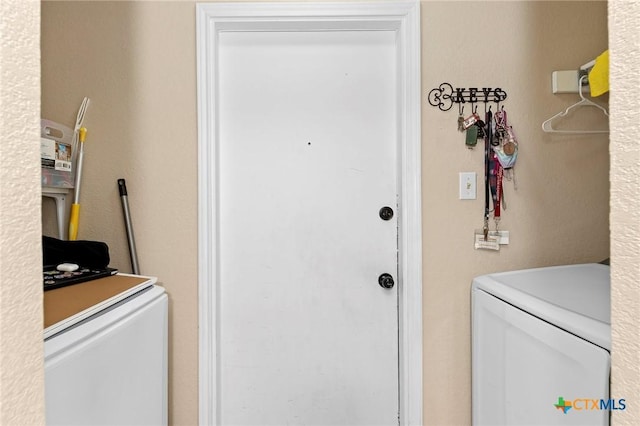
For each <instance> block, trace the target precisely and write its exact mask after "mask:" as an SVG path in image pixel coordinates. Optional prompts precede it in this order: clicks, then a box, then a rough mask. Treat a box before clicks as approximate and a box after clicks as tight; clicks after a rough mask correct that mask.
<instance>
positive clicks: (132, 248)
mask: <svg viewBox="0 0 640 426" xmlns="http://www.w3.org/2000/svg"><path fill="white" fill-rule="evenodd" d="M118 189H119V190H120V199H121V200H122V213H124V224H125V226H126V227H127V240H128V241H129V255H130V256H131V268H132V270H133V273H134V274H136V275H139V274H140V268H139V267H138V253H137V252H136V241H135V239H134V237H133V226H132V225H131V214H130V213H129V200H128V198H127V184H126V183H125V181H124V179H118Z"/></svg>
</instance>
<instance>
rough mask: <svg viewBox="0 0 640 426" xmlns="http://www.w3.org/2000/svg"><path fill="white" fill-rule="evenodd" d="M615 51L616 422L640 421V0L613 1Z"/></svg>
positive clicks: (613, 272)
mask: <svg viewBox="0 0 640 426" xmlns="http://www.w3.org/2000/svg"><path fill="white" fill-rule="evenodd" d="M609 27H610V30H609V43H610V54H611V69H610V73H611V75H610V80H611V92H612V93H613V94H615V95H612V98H611V125H612V129H613V130H612V132H611V257H612V260H611V275H612V293H611V304H612V306H613V308H614V309H612V311H611V317H612V318H611V319H612V323H613V331H612V334H613V350H612V359H613V368H612V380H611V392H612V394H613V396H614V397H615V398H626V399H627V400H628V401H629V402H630V404H629V406H628V410H625V411H623V412H617V413H616V414H615V415H614V417H613V424H615V425H637V424H639V423H640V409H639V408H638V403H637V401H638V396H639V395H640V380H639V379H640V339H639V336H640V322H639V321H638V319H639V318H640V285H638V283H640V267H639V260H640V178H639V177H638V174H639V173H640V147H639V145H638V138H637V136H636V135H637V134H638V132H640V108H639V107H638V105H639V102H638V100H639V99H640V73H639V72H638V70H640V37H639V36H640V31H639V30H638V29H639V28H640V2H630V1H612V2H610V3H609Z"/></svg>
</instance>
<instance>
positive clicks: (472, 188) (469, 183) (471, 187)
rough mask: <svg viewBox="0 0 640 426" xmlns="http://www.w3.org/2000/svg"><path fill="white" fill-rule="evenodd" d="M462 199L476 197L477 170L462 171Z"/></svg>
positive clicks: (473, 198)
mask: <svg viewBox="0 0 640 426" xmlns="http://www.w3.org/2000/svg"><path fill="white" fill-rule="evenodd" d="M460 199H461V200H475V199H476V172H460Z"/></svg>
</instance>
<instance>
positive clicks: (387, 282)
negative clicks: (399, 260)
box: [378, 273, 395, 288]
mask: <svg viewBox="0 0 640 426" xmlns="http://www.w3.org/2000/svg"><path fill="white" fill-rule="evenodd" d="M378 284H380V287H382V288H393V286H394V285H395V282H394V281H393V277H392V276H391V275H389V274H386V273H385V274H382V275H380V276H379V277H378Z"/></svg>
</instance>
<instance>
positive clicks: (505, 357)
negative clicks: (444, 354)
mask: <svg viewBox="0 0 640 426" xmlns="http://www.w3.org/2000/svg"><path fill="white" fill-rule="evenodd" d="M471 293H472V303H471V305H472V320H473V324H472V419H473V424H474V425H492V426H494V425H509V426H515V425H545V426H549V425H581V426H586V425H608V424H609V417H610V413H611V409H612V408H613V409H615V407H616V401H611V400H609V377H610V366H611V356H610V351H611V320H610V318H611V307H610V278H609V266H607V265H602V264H583V265H568V266H557V267H548V268H538V269H528V270H522V271H514V272H505V273H496V274H490V275H484V276H481V277H478V278H476V279H474V280H473V284H472V291H471ZM600 400H602V401H603V403H600ZM612 402H613V406H612V404H611V403H612ZM602 404H605V405H602ZM618 408H620V406H619V404H618ZM623 408H624V407H623Z"/></svg>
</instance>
